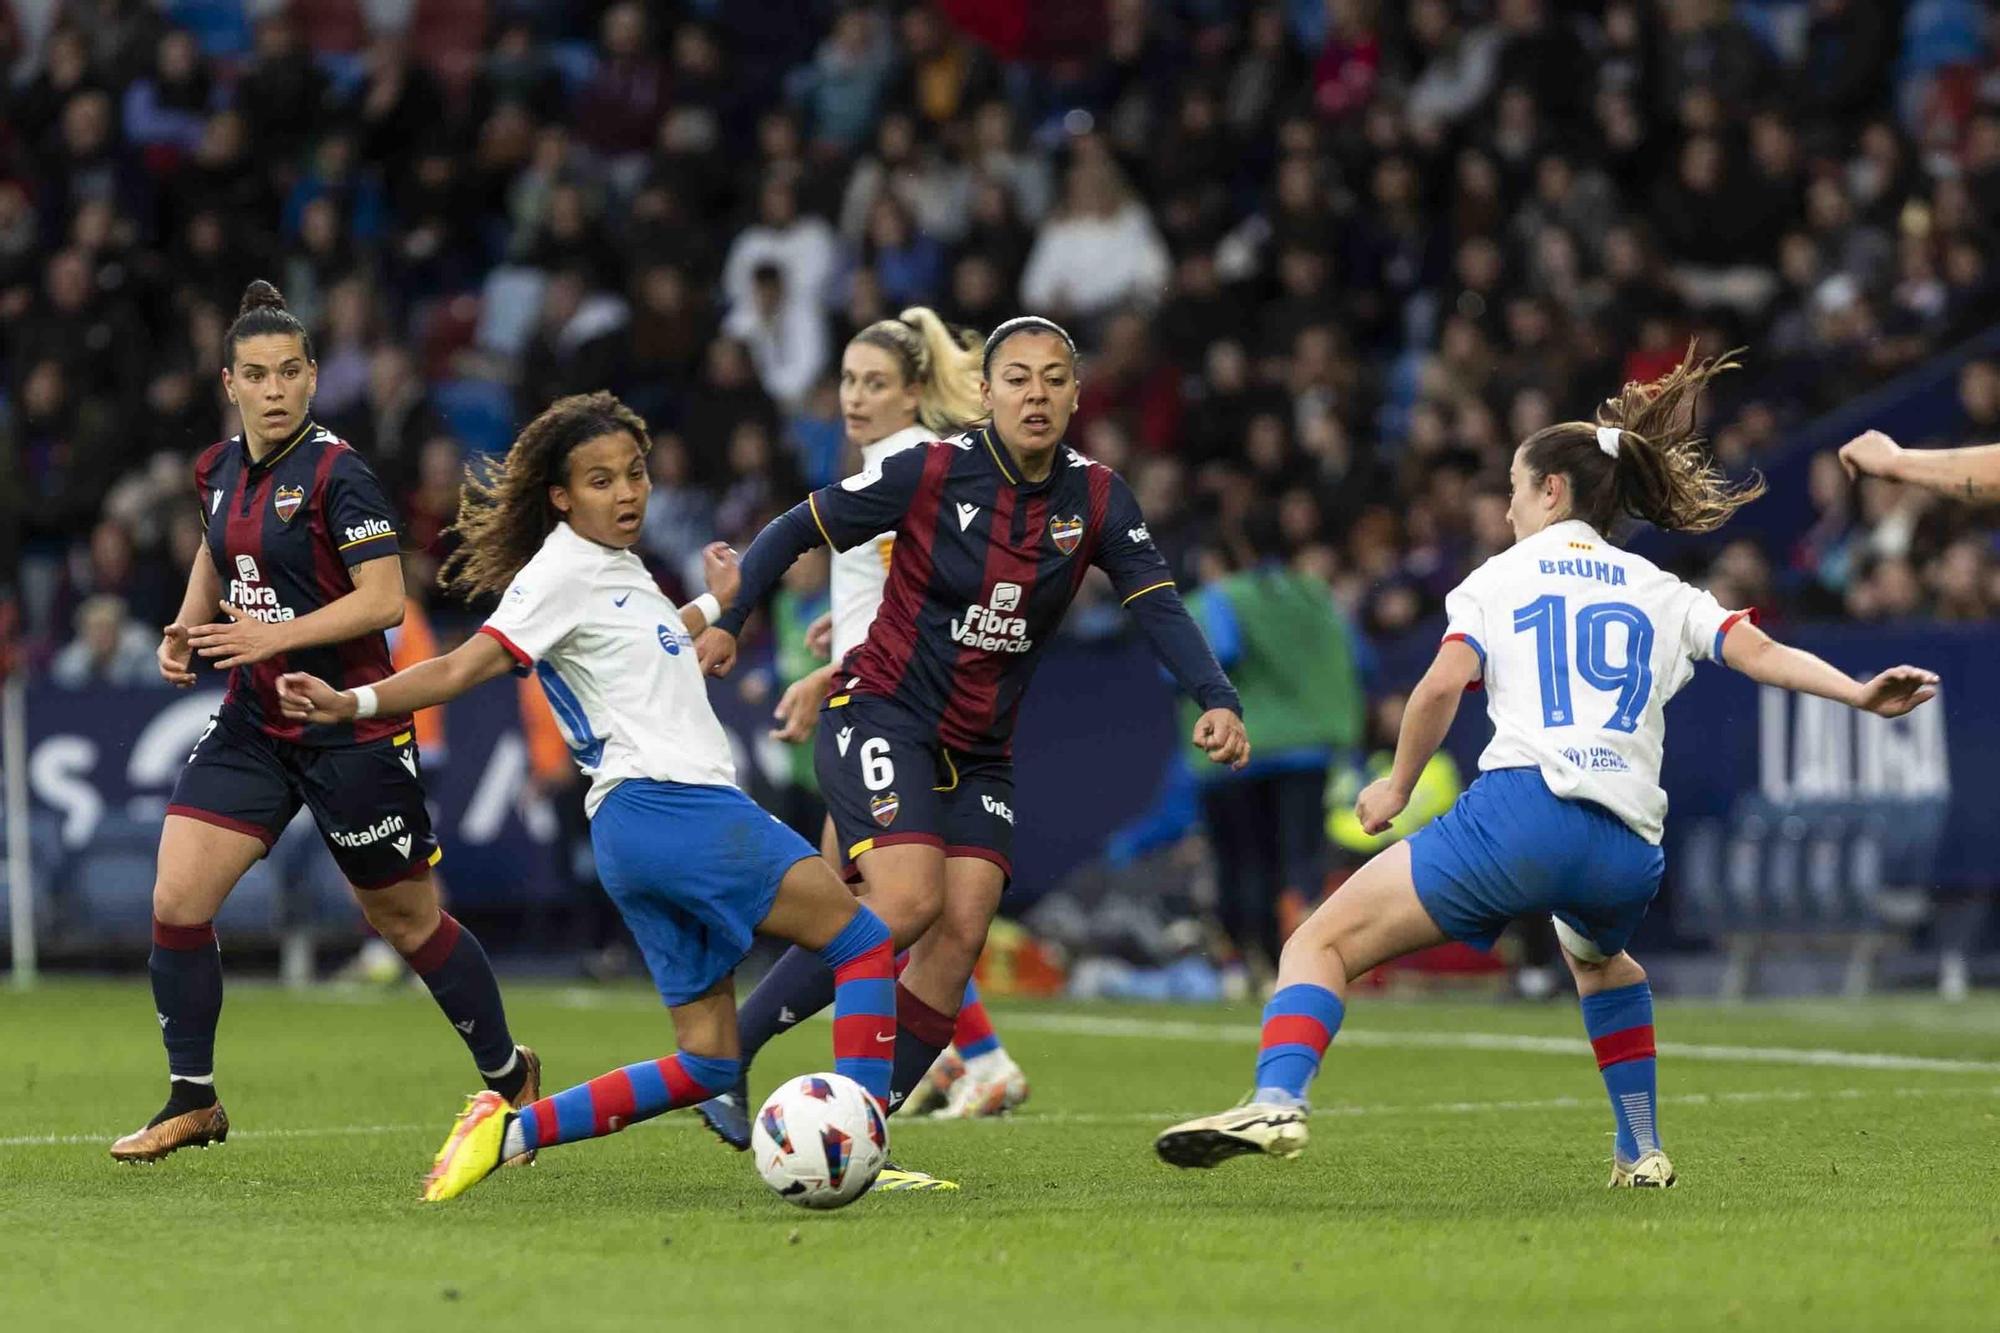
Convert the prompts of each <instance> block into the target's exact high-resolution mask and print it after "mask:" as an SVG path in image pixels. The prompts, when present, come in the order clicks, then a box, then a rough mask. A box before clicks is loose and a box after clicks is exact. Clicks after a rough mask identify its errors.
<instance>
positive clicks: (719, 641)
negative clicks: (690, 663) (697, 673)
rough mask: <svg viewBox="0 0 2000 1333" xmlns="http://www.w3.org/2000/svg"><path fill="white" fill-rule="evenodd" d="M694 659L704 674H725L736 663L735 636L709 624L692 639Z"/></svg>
mask: <svg viewBox="0 0 2000 1333" xmlns="http://www.w3.org/2000/svg"><path fill="white" fill-rule="evenodd" d="M694 660H695V662H696V663H697V664H699V665H700V667H701V672H702V674H703V675H704V676H726V675H728V674H729V672H730V670H731V669H732V668H733V667H735V665H736V636H735V635H734V634H731V633H730V632H729V631H728V630H726V629H717V628H716V627H715V626H713V625H710V626H709V627H708V628H707V629H705V630H703V631H702V632H701V637H700V638H698V639H696V640H695V641H694Z"/></svg>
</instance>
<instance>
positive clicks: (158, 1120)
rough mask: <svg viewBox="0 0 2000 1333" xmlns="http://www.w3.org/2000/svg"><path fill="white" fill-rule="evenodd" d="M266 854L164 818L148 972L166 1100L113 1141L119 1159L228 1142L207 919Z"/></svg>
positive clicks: (189, 822) (218, 983) (180, 818)
mask: <svg viewBox="0 0 2000 1333" xmlns="http://www.w3.org/2000/svg"><path fill="white" fill-rule="evenodd" d="M263 855H264V843H263V840H262V839H260V838H256V837H252V836H251V835H250V834H248V833H243V832H239V831H237V830H235V829H229V828H221V827H219V826H217V825H215V824H211V823H208V822H206V821H203V820H198V819H190V818H188V817H186V816H184V815H168V816H167V818H166V820H165V822H164V824H163V825H162V827H161V829H160V851H159V860H158V869H157V871H156V872H155V878H154V882H153V955H152V960H151V962H150V964H149V970H150V971H151V972H152V976H153V1003H154V1008H155V1010H156V1013H157V1017H158V1018H159V1023H160V1036H161V1039H162V1040H163V1041H164V1042H165V1043H166V1047H167V1070H168V1079H169V1082H168V1085H167V1087H168V1092H167V1103H166V1105H165V1106H163V1107H161V1108H160V1112H159V1114H158V1115H155V1116H154V1117H153V1118H152V1119H151V1120H150V1121H148V1122H147V1123H146V1125H145V1127H144V1128H142V1129H138V1130H135V1131H134V1132H132V1133H130V1134H127V1135H125V1136H124V1137H123V1138H121V1139H119V1140H118V1141H117V1142H116V1143H113V1144H112V1145H111V1155H112V1156H113V1157H114V1158H116V1159H118V1160H119V1161H121V1162H154V1161H158V1160H159V1159H160V1158H162V1157H165V1156H166V1155H167V1154H168V1153H171V1152H174V1151H176V1150H177V1149H180V1148H189V1147H207V1146H208V1145H209V1144H211V1143H220V1142H222V1141H223V1140H224V1139H226V1138H227V1137H228V1136H229V1116H228V1115H227V1114H226V1113H225V1112H224V1111H223V1109H222V1103H221V1101H220V1100H219V1099H218V1098H217V1097H216V1094H215V1028H216V1024H217V1022H218V1021H219V1019H220V1018H221V1014H222V959H221V955H220V954H219V953H218V952H217V945H216V941H215V929H214V926H213V925H212V924H211V923H212V922H213V921H214V920H215V914H216V913H217V912H218V911H220V910H221V908H222V904H223V902H224V900H226V899H227V898H228V897H229V893H230V890H232V889H234V888H235V887H236V882H237V881H238V880H240V879H242V878H243V875H244V872H245V871H247V870H249V869H250V867H251V866H253V865H255V864H256V863H257V861H258V858H260V857H262V856H263Z"/></svg>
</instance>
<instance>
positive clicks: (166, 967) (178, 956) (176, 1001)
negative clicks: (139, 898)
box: [146, 920, 222, 1080]
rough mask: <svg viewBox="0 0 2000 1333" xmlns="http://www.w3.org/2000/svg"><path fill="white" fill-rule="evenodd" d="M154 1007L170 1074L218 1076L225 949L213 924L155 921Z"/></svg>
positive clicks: (150, 962)
mask: <svg viewBox="0 0 2000 1333" xmlns="http://www.w3.org/2000/svg"><path fill="white" fill-rule="evenodd" d="M146 970H147V971H148V972H150V973H151V974H152V977H153V1010H154V1012H155V1013H156V1014H158V1015H159V1019H160V1039H161V1040H162V1041H164V1042H165V1043H166V1046H167V1073H168V1074H169V1075H171V1076H172V1077H174V1078H179V1079H202V1080H208V1079H211V1078H213V1077H214V1075H215V1027H216V1024H217V1023H219V1022H221V1020H222V952H221V949H220V947H219V946H218V945H217V944H216V942H215V927H214V926H213V925H211V924H209V923H208V922H203V923H202V924H201V925H199V926H169V925H166V924H164V923H163V922H160V921H158V920H155V921H154V922H153V952H152V955H151V957H150V958H148V959H147V962H146Z"/></svg>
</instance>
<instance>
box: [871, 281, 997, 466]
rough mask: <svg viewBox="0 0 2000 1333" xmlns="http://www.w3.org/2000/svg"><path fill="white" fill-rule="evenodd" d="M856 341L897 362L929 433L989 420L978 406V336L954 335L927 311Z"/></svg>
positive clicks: (877, 326)
mask: <svg viewBox="0 0 2000 1333" xmlns="http://www.w3.org/2000/svg"><path fill="white" fill-rule="evenodd" d="M852 341H854V342H858V343H866V344H868V345H869V346H870V347H879V348H881V349H882V350H883V351H885V352H887V353H888V354H889V355H890V356H893V357H894V358H896V364H897V365H899V366H901V367H902V370H903V382H904V383H906V384H914V385H916V386H918V390H919V396H918V399H917V420H919V421H921V422H923V423H924V425H925V427H926V428H928V429H930V430H932V431H935V432H937V433H938V434H939V435H945V434H949V433H951V432H953V431H957V430H962V429H964V428H965V427H967V426H969V425H971V424H972V423H973V422H975V421H978V420H979V419H980V418H981V417H984V416H985V415H986V409H985V408H984V407H983V406H981V404H980V401H979V338H978V335H976V334H972V333H967V334H964V335H962V336H961V335H954V334H953V333H952V331H951V329H950V328H949V327H948V326H947V325H946V324H945V322H944V320H942V319H940V318H939V317H938V313H937V311H935V310H932V309H931V308H930V307H929V306H921V305H916V306H911V307H910V308H909V309H907V310H905V311H904V312H903V313H902V314H901V315H898V316H897V317H896V318H895V319H881V320H877V321H876V322H875V323H873V324H870V325H869V326H868V327H867V328H865V329H863V330H861V332H859V333H857V334H855V335H854V338H853V340H852Z"/></svg>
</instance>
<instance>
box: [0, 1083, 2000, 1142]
mask: <svg viewBox="0 0 2000 1333" xmlns="http://www.w3.org/2000/svg"><path fill="white" fill-rule="evenodd" d="M1931 1097H1995V1098H2000V1086H1995V1087H1982V1088H1967V1087H1956V1088H1829V1089H1826V1090H1823V1091H1819V1092H1809V1091H1806V1090H1804V1089H1801V1088H1770V1089H1765V1090H1762V1091H1750V1092H1684V1093H1677V1094H1669V1095H1667V1096H1663V1097H1661V1098H1660V1102H1661V1104H1662V1105H1665V1106H1682V1107H1702V1106H1743V1105H1754V1104H1756V1103H1759V1102H1815V1101H1843V1102H1851V1101H1871V1100H1875V1099H1880V1098H1898V1099H1911V1098H1931ZM1603 1109H1604V1099H1603V1098H1602V1097H1543V1098H1539V1099H1531V1100H1524V1099H1500V1100H1494V1101H1469V1102H1413V1103H1408V1104H1404V1105H1400V1106H1392V1105H1351V1106H1321V1107H1317V1108H1315V1109H1314V1111H1313V1116H1314V1117H1315V1118H1317V1119H1323V1120H1336V1119H1364V1118H1369V1117H1375V1116H1413V1115H1485V1114H1487V1113H1489V1112H1495V1111H1501V1112H1505V1111H1593V1112H1595V1111H1601V1110H1603ZM1202 1114H1205V1112H1201V1111H1193V1110H1179V1111H1117V1112H1099V1111H1046V1112H1042V1111H1023V1112H1021V1113H1020V1114H1019V1115H1009V1116H991V1117H987V1118H985V1119H982V1120H934V1119H931V1118H930V1117H928V1116H923V1117H919V1118H917V1119H915V1120H907V1121H905V1120H898V1121H897V1122H896V1123H897V1124H898V1125H899V1126H900V1125H925V1126H931V1127H948V1126H958V1125H1014V1126H1028V1127H1033V1126H1035V1125H1168V1124H1172V1123H1174V1122H1175V1121H1177V1120H1186V1119H1189V1118H1191V1117H1193V1116H1197V1115H1202ZM439 1123H440V1122H430V1123H426V1124H421V1125H417V1124H409V1125H328V1126H323V1127H321V1128H317V1129H242V1130H232V1131H231V1132H230V1135H229V1137H230V1138H231V1139H333V1138H353V1137H358V1136H372V1135H378V1134H411V1133H416V1132H419V1131H421V1130H427V1129H428V1130H435V1129H437V1128H438V1127H439ZM650 1125H651V1126H658V1127H660V1128H662V1129H689V1130H692V1129H701V1128H703V1126H702V1125H701V1122H700V1121H699V1120H698V1119H696V1118H695V1117H694V1116H692V1115H679V1114H674V1113H671V1112H670V1113H669V1114H667V1115H664V1116H661V1117H659V1118H658V1119H656V1120H654V1121H651V1122H650ZM641 1127H642V1126H638V1125H635V1126H633V1128H635V1129H637V1128H641ZM647 1127H650V1126H647ZM115 1137H116V1133H115V1131H111V1130H104V1131H101V1132H99V1133H95V1134H21V1135H16V1136H15V1137H13V1138H0V1148H46V1147H67V1146H72V1145H76V1144H103V1145H108V1144H109V1143H110V1142H111V1140H112V1139H113V1138H115ZM223 1146H224V1147H227V1146H228V1145H226V1144H225V1145H223Z"/></svg>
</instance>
